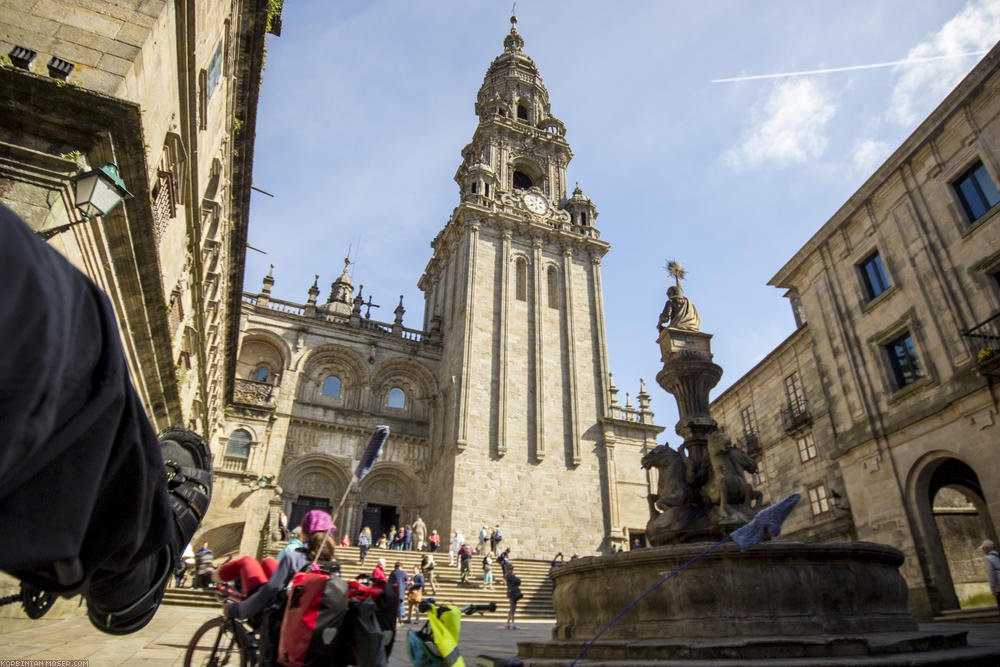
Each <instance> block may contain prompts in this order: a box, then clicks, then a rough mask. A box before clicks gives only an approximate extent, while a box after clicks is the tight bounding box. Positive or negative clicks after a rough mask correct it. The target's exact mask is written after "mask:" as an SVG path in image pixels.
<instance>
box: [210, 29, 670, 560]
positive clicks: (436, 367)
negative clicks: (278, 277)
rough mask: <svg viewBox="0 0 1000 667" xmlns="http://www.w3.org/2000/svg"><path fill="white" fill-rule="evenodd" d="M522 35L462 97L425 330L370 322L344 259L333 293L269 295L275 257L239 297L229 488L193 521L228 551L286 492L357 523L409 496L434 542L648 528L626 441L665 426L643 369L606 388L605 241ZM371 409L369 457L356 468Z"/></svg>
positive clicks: (638, 441)
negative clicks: (634, 386)
mask: <svg viewBox="0 0 1000 667" xmlns="http://www.w3.org/2000/svg"><path fill="white" fill-rule="evenodd" d="M523 44H524V42H523V39H522V38H521V36H520V35H519V34H518V33H517V31H516V29H515V28H513V27H512V30H511V32H510V34H509V35H508V36H507V38H506V40H505V42H504V50H503V53H501V55H499V56H498V57H497V58H496V59H495V60H494V61H493V62H492V64H490V66H489V69H488V71H487V73H486V77H485V79H484V81H483V85H482V87H481V88H480V90H479V93H478V95H477V97H476V106H475V109H476V114H477V115H478V117H479V125H478V127H477V128H476V130H475V132H474V134H473V137H472V141H471V143H469V145H467V146H466V147H465V148H464V149H462V152H461V156H462V162H461V165H460V166H459V168H458V171H457V173H456V174H455V181H456V182H457V183H458V186H459V202H458V206H457V207H456V208H455V209H454V211H453V212H452V214H451V216H450V218H449V219H448V220H447V222H446V224H445V225H444V228H443V229H442V230H441V231H440V232H439V233H438V234H437V236H436V237H435V238H434V240H433V242H432V246H433V249H434V253H433V256H432V257H431V259H430V261H429V262H428V264H427V267H426V269H425V271H424V274H423V275H422V276H420V277H419V283H418V285H419V287H420V289H421V290H422V291H423V292H424V295H425V303H424V309H423V322H422V325H421V326H420V328H415V329H410V328H407V327H405V326H403V314H404V309H403V304H402V303H400V304H399V306H398V307H397V308H396V310H395V315H396V317H395V320H394V321H392V322H379V321H375V320H371V319H370V318H369V311H370V308H369V306H368V305H367V304H369V303H371V300H370V297H369V300H368V302H367V303H366V302H365V299H364V297H363V295H362V294H361V290H360V288H359V289H358V291H357V293H355V290H354V284H353V282H352V280H351V277H350V271H349V267H348V266H345V270H344V274H343V275H342V276H341V277H340V278H338V279H337V280H336V281H335V282H334V283H333V285H332V286H331V292H330V296H329V298H328V299H327V302H326V303H319V304H318V296H319V293H320V291H319V287H318V284H314V285H313V286H312V288H310V289H309V290H308V292H307V293H308V299H307V301H306V302H305V303H299V302H294V301H283V300H278V299H276V298H274V297H273V296H272V295H271V287H272V285H273V283H274V277H273V276H270V275H269V276H268V277H267V278H265V281H264V287H263V289H262V290H261V291H260V292H259V293H248V294H245V295H244V304H243V320H242V326H241V330H242V332H243V334H242V341H241V348H240V352H239V363H238V366H237V375H236V377H237V380H236V383H237V392H236V398H235V401H234V405H233V408H232V410H231V411H230V414H229V417H228V420H227V427H226V430H225V433H224V434H223V436H222V437H221V438H220V439H219V441H218V443H217V445H216V446H217V448H218V449H217V451H218V460H220V461H222V465H221V466H219V467H220V468H221V472H220V473H219V476H218V479H220V481H219V485H220V488H224V489H225V493H226V494H227V495H226V496H225V497H228V498H232V501H231V502H228V503H225V502H223V503H218V504H216V505H215V506H214V507H213V509H212V510H211V513H210V515H209V520H208V522H207V524H206V533H205V534H206V535H208V536H209V537H210V538H211V539H212V540H214V541H215V543H216V544H217V545H220V546H221V548H222V550H223V551H225V550H227V549H229V548H235V546H236V545H237V544H239V545H240V548H241V549H243V550H244V551H247V550H251V548H252V546H254V545H255V544H257V543H258V542H259V541H260V539H261V537H264V538H265V539H266V538H269V537H271V536H273V534H274V529H275V525H276V519H275V516H276V514H277V512H278V511H279V510H281V509H283V510H284V511H285V512H286V513H287V514H288V515H289V516H290V518H291V523H292V524H293V525H294V523H295V522H296V519H297V518H298V517H299V516H301V515H302V513H304V512H305V511H306V510H307V509H308V508H310V507H325V508H332V509H334V511H335V512H336V514H337V516H336V517H335V520H336V522H337V523H338V525H340V526H342V528H343V529H344V532H346V533H347V534H348V535H349V536H350V537H351V538H352V539H354V538H355V536H356V535H357V533H358V531H359V530H360V528H361V526H362V525H369V526H371V527H372V529H373V532H374V533H376V535H378V534H381V533H383V532H386V530H387V529H388V528H389V527H390V526H392V525H399V524H400V522H403V523H410V522H412V521H413V520H415V518H416V517H417V516H418V515H421V516H422V517H423V518H424V520H425V521H426V522H427V524H428V526H429V527H430V528H434V529H437V530H438V531H439V532H440V533H441V534H442V544H445V543H447V542H448V539H449V535H450V533H451V532H452V531H453V530H459V531H461V532H462V533H463V534H464V535H465V536H466V537H467V538H469V540H470V541H472V542H475V540H476V532H477V531H478V530H479V528H480V526H481V525H482V524H483V523H488V524H489V525H491V526H492V525H493V524H496V523H499V524H501V526H502V528H503V532H504V536H505V541H504V544H505V545H508V546H511V547H512V548H513V550H514V552H515V553H516V554H517V555H519V556H522V557H528V556H537V557H551V555H552V554H553V553H555V552H556V551H564V552H566V553H567V554H570V553H572V552H579V553H581V554H592V553H595V552H599V551H607V550H609V549H611V548H613V547H616V546H619V545H623V544H625V543H626V542H628V541H630V540H632V541H634V540H636V539H638V540H640V542H641V540H642V533H643V530H644V527H645V525H646V522H647V520H648V518H649V509H648V504H647V499H646V496H647V494H648V492H649V481H648V477H647V475H646V473H645V472H644V471H643V470H642V469H641V467H640V465H639V459H640V458H641V456H642V454H643V453H644V452H645V451H646V450H647V449H648V448H649V447H652V446H654V445H655V436H656V434H657V433H659V432H660V431H661V430H662V428H661V427H658V426H656V425H655V424H653V415H652V413H651V411H650V410H649V397H648V395H647V394H646V393H645V389H644V388H642V389H641V390H640V392H639V393H638V394H637V395H636V401H637V405H636V406H635V407H633V406H632V405H631V404H630V401H626V405H624V406H622V405H620V403H619V402H618V400H617V398H616V395H617V391H618V390H617V389H616V388H615V387H614V386H613V384H612V382H611V376H610V373H609V371H608V361H607V348H606V343H605V334H604V312H603V292H602V287H601V258H602V257H603V256H604V254H605V253H607V252H608V250H609V245H608V244H607V243H606V242H604V241H602V240H601V238H600V233H599V231H598V228H597V226H596V222H597V209H596V207H595V206H594V204H593V203H592V202H591V201H590V199H588V198H587V197H586V196H584V195H583V193H582V191H581V190H580V189H579V188H576V189H575V190H574V191H573V192H570V191H569V190H568V187H567V183H568V181H567V176H566V168H567V165H568V164H569V161H570V159H571V158H572V152H571V150H570V147H569V144H568V143H567V142H566V139H565V137H564V135H565V128H564V126H563V124H562V122H561V121H559V120H558V119H557V118H556V117H555V116H554V115H553V114H552V111H551V107H550V104H549V99H548V93H547V91H546V89H545V87H544V85H543V84H542V80H541V76H540V75H539V73H538V70H537V68H536V67H535V64H534V62H532V60H531V59H530V58H529V57H528V56H527V55H525V53H524V51H523V48H522V47H523ZM442 176H443V175H442ZM415 278H416V276H415ZM358 280H359V281H361V280H362V279H361V278H358ZM383 423H384V424H387V425H389V426H390V428H391V429H392V435H391V436H390V438H389V441H388V443H387V445H386V448H385V454H384V456H383V458H382V459H381V460H380V462H379V463H378V464H377V465H376V466H375V467H374V468H373V470H372V472H371V473H370V474H369V476H367V477H366V478H365V479H364V480H362V482H361V483H360V484H358V485H351V480H352V473H353V470H354V468H355V466H356V464H357V460H358V457H359V455H360V453H361V451H362V450H363V447H364V444H365V443H366V441H367V439H368V436H369V434H370V433H371V430H372V428H373V427H374V426H375V425H376V424H383ZM275 479H276V480H277V483H278V484H279V486H280V491H281V493H280V495H276V494H274V493H272V492H271V491H270V488H271V486H270V485H271V484H272V483H273V481H274V480H275ZM345 494H346V500H345V504H344V506H343V509H342V510H340V511H339V512H337V511H336V509H337V507H338V506H339V503H340V499H341V498H342V497H345ZM219 551H220V549H219V548H216V552H217V553H218V552H219Z"/></svg>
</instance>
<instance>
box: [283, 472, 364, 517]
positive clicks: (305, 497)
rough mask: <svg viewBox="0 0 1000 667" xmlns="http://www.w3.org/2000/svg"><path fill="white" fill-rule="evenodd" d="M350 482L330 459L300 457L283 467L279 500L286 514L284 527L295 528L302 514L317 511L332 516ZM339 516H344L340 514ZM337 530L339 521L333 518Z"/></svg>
mask: <svg viewBox="0 0 1000 667" xmlns="http://www.w3.org/2000/svg"><path fill="white" fill-rule="evenodd" d="M349 481H350V478H349V476H348V473H347V472H346V471H345V470H344V469H343V467H342V466H341V465H340V464H339V463H338V462H337V461H336V460H334V459H332V458H329V457H324V456H309V457H303V458H301V459H298V460H296V461H293V462H292V463H291V464H289V465H288V466H286V467H285V469H284V470H283V471H282V475H281V482H282V486H284V487H285V493H284V494H283V499H284V501H285V511H286V512H287V513H288V525H289V526H292V527H294V526H297V525H299V523H301V521H302V517H304V516H305V515H306V512H308V511H309V510H312V509H321V510H324V511H326V512H331V513H332V512H333V511H334V510H335V509H336V505H337V503H339V502H340V499H341V497H342V495H343V493H344V489H346V488H347V484H348V483H349ZM340 514H341V515H343V514H344V512H343V511H342V512H340ZM333 522H334V523H335V524H336V525H337V526H338V527H340V526H342V525H343V517H342V516H335V517H333Z"/></svg>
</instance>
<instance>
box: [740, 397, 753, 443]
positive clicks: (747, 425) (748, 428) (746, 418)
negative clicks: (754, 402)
mask: <svg viewBox="0 0 1000 667" xmlns="http://www.w3.org/2000/svg"><path fill="white" fill-rule="evenodd" d="M740 419H741V420H742V421H743V435H746V436H750V435H756V434H757V425H756V424H755V423H754V420H753V408H752V407H751V406H749V405H748V406H747V407H745V408H743V409H742V410H740Z"/></svg>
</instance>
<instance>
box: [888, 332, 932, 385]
mask: <svg viewBox="0 0 1000 667" xmlns="http://www.w3.org/2000/svg"><path fill="white" fill-rule="evenodd" d="M885 349H886V352H887V353H888V354H889V367H890V368H891V369H892V374H893V376H895V378H896V388H897V389H902V388H903V387H905V386H906V385H908V384H911V383H913V382H915V381H917V380H919V379H920V378H922V377H923V376H924V372H923V370H922V369H921V368H920V359H918V358H917V348H916V346H915V345H914V344H913V337H912V336H910V334H909V333H905V334H903V335H902V336H900V337H899V338H897V339H896V340H894V341H892V342H891V343H889V344H888V345H886V346H885Z"/></svg>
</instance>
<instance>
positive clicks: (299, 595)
mask: <svg viewBox="0 0 1000 667" xmlns="http://www.w3.org/2000/svg"><path fill="white" fill-rule="evenodd" d="M329 578H330V575H328V574H322V573H319V572H296V573H295V576H293V577H292V586H291V589H290V590H289V593H288V602H287V603H286V604H285V616H284V618H283V619H282V621H281V640H280V642H279V643H278V662H280V663H281V664H282V665H287V666H288V667H302V663H303V662H305V659H306V652H307V651H308V650H309V642H310V640H311V639H312V634H313V630H314V629H315V627H316V616H317V615H318V614H319V605H320V602H322V600H323V589H324V588H326V582H327V580H328V579H329Z"/></svg>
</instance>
